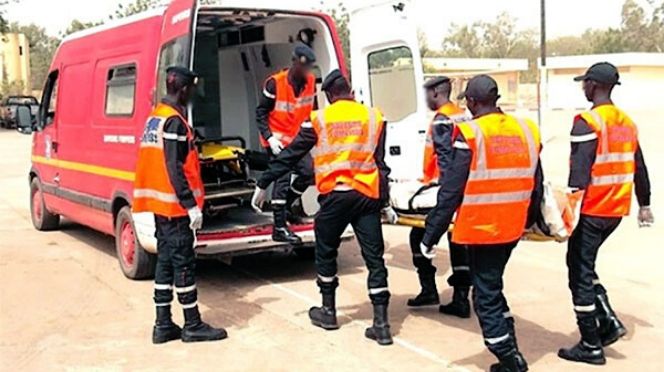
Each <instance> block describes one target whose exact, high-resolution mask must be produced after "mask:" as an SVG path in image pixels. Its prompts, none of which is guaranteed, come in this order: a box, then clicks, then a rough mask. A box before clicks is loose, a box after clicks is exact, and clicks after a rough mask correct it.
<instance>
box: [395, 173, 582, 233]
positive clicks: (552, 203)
mask: <svg viewBox="0 0 664 372" xmlns="http://www.w3.org/2000/svg"><path fill="white" fill-rule="evenodd" d="M439 189H440V186H438V185H436V184H431V185H425V184H422V183H421V182H419V181H412V182H394V183H391V184H390V203H391V205H392V208H394V210H395V211H396V212H397V214H398V215H399V220H398V222H397V224H399V225H405V226H412V227H420V228H424V221H425V219H426V215H427V213H429V211H430V210H431V209H433V208H434V207H435V206H436V203H437V199H438V190H439ZM580 204H581V203H580V195H579V194H572V193H568V192H566V191H565V190H563V189H562V188H555V187H553V186H552V185H551V184H549V183H545V184H544V197H543V200H542V204H541V206H540V208H541V211H542V221H540V222H539V223H537V224H535V225H533V226H532V227H530V228H528V229H526V230H525V231H524V234H523V239H524V240H535V241H550V240H556V241H559V242H563V241H566V240H567V239H568V238H569V236H570V234H571V233H572V230H574V227H575V226H576V223H577V221H578V216H579V211H578V209H579V207H580ZM542 227H543V228H542ZM452 228H453V227H452V226H450V229H452ZM545 230H548V231H545Z"/></svg>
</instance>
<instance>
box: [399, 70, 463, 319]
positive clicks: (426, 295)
mask: <svg viewBox="0 0 664 372" xmlns="http://www.w3.org/2000/svg"><path fill="white" fill-rule="evenodd" d="M424 90H425V92H426V100H427V106H428V107H429V109H430V110H433V111H435V112H436V115H435V116H434V117H433V121H432V122H431V125H430V126H429V129H428V131H427V137H426V145H425V148H424V165H423V177H422V182H424V183H425V184H431V183H437V184H440V183H441V177H442V175H443V174H444V170H445V169H447V168H448V166H449V164H450V162H451V161H452V131H453V129H454V125H456V124H457V123H461V122H464V121H466V120H468V119H470V117H469V116H468V115H466V112H465V111H464V110H463V109H462V108H460V107H459V106H457V105H456V104H454V102H452V101H450V93H451V91H452V85H451V82H450V79H449V78H448V77H445V76H441V77H436V78H432V79H430V80H429V81H427V82H426V83H425V84H424ZM422 237H424V229H422V228H419V227H413V229H412V230H411V231H410V249H411V251H412V254H413V264H414V265H415V267H416V268H417V275H418V277H419V279H420V286H421V287H422V290H421V292H420V294H418V295H417V296H416V297H415V298H411V299H408V306H410V307H419V306H428V305H438V303H439V302H440V300H439V298H438V289H437V288H436V267H435V266H433V264H432V262H431V259H428V258H426V257H424V256H423V255H422V253H421V252H420V243H422ZM448 237H449V238H450V239H448V240H449V250H450V262H451V265H452V275H451V276H450V277H449V278H448V279H447V282H448V283H449V285H451V286H452V287H453V288H454V294H453V296H452V302H451V303H449V304H447V305H441V306H440V307H439V309H438V310H439V311H440V312H441V313H443V314H448V315H453V316H458V317H460V318H469V317H470V301H468V294H469V293H470V266H469V263H468V250H467V249H466V247H465V246H463V245H458V244H456V243H454V242H453V241H452V239H451V234H449V235H448Z"/></svg>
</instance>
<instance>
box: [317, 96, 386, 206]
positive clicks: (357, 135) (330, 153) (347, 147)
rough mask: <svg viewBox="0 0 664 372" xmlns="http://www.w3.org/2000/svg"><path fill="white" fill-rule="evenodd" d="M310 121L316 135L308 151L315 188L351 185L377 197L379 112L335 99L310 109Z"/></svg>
mask: <svg viewBox="0 0 664 372" xmlns="http://www.w3.org/2000/svg"><path fill="white" fill-rule="evenodd" d="M311 124H312V126H313V128H314V130H315V131H316V134H317V136H318V142H317V143H316V146H315V147H314V148H313V149H312V150H311V154H312V156H313V158H314V172H315V173H316V187H317V188H318V191H319V192H320V193H321V194H327V193H330V192H332V191H333V190H335V189H337V190H339V189H345V190H347V189H348V188H352V189H353V190H355V191H357V192H360V193H362V194H363V195H366V196H367V197H369V198H373V199H378V198H379V197H380V176H379V172H378V167H377V165H376V160H375V159H374V153H375V152H376V146H378V142H379V139H380V135H381V133H382V130H383V116H382V115H381V113H380V111H378V110H377V109H374V108H369V107H367V106H364V105H362V104H360V103H357V102H355V101H337V102H335V103H333V104H332V105H329V106H328V107H326V108H325V109H324V110H319V111H316V112H313V113H312V114H311Z"/></svg>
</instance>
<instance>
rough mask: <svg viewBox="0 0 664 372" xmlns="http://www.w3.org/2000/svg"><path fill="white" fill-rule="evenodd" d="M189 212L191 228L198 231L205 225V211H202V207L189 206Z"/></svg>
mask: <svg viewBox="0 0 664 372" xmlns="http://www.w3.org/2000/svg"><path fill="white" fill-rule="evenodd" d="M187 214H188V215H189V228H190V229H192V230H194V231H196V230H198V229H200V228H201V227H203V212H201V209H200V208H198V207H197V206H196V207H193V208H189V209H188V210H187Z"/></svg>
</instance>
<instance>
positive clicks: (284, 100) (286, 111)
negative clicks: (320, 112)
mask: <svg viewBox="0 0 664 372" xmlns="http://www.w3.org/2000/svg"><path fill="white" fill-rule="evenodd" d="M271 78H273V79H274V82H275V84H276V89H277V94H276V96H275V102H274V109H273V110H272V111H270V115H269V116H268V125H269V127H270V131H271V132H272V135H273V136H275V137H276V138H277V139H278V140H280V141H281V142H282V143H283V144H284V145H285V146H288V145H289V144H290V143H291V142H293V140H294V139H295V136H297V133H298V132H299V131H300V126H301V125H302V123H303V122H304V121H305V120H307V119H308V118H309V116H310V115H311V111H312V110H313V108H314V96H315V94H316V77H315V76H314V75H313V74H309V76H307V83H306V85H305V86H304V89H303V90H302V92H301V93H300V95H299V96H298V97H296V96H295V91H294V90H293V87H292V86H291V84H290V83H289V82H288V69H285V70H282V71H279V72H277V73H276V74H274V75H272V76H271ZM260 139H261V143H262V144H263V146H264V147H267V146H268V143H267V140H266V139H265V138H263V137H262V136H261V138H260Z"/></svg>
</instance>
